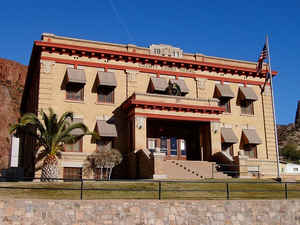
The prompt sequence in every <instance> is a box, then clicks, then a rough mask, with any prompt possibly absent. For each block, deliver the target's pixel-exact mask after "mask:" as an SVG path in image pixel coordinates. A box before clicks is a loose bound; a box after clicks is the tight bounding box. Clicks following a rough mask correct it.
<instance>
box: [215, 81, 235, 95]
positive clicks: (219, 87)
mask: <svg viewBox="0 0 300 225" xmlns="http://www.w3.org/2000/svg"><path fill="white" fill-rule="evenodd" d="M216 91H217V97H218V98H220V97H223V98H234V93H233V91H232V90H231V88H230V86H229V85H227V84H216Z"/></svg>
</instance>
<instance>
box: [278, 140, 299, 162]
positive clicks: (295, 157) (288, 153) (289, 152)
mask: <svg viewBox="0 0 300 225" xmlns="http://www.w3.org/2000/svg"><path fill="white" fill-rule="evenodd" d="M280 155H281V156H283V157H284V158H285V159H286V160H288V161H297V162H298V161H300V151H298V150H297V145H296V144H295V143H291V142H289V143H287V144H286V145H285V146H284V147H283V148H282V149H280Z"/></svg>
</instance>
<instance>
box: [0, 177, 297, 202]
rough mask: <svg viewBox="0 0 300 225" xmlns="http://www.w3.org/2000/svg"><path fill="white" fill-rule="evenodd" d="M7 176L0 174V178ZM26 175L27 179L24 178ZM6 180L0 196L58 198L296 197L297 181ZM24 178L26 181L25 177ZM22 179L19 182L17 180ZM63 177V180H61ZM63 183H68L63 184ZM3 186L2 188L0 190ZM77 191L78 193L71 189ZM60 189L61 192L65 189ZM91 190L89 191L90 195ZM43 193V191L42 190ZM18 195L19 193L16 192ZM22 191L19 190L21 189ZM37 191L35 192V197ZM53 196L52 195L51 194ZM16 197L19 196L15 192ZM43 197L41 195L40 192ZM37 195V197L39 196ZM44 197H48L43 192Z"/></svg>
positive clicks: (16, 178) (13, 178) (2, 185)
mask: <svg viewBox="0 0 300 225" xmlns="http://www.w3.org/2000/svg"><path fill="white" fill-rule="evenodd" d="M7 178H8V177H0V180H2V181H4V180H5V179H7ZM28 179H30V180H31V181H28ZM9 180H10V181H14V182H6V181H4V182H0V196H1V195H6V197H9V195H8V194H6V193H8V191H9V192H10V194H11V195H12V196H13V194H14V192H17V191H18V190H22V191H23V192H24V193H25V190H27V192H26V194H24V196H21V198H31V197H30V195H31V194H30V193H29V192H28V190H31V191H33V193H34V191H45V190H46V191H49V193H51V191H67V192H72V193H73V194H72V195H70V196H63V197H61V198H59V199H68V198H71V199H74V198H75V199H81V200H82V199H105V198H106V199H107V198H108V199H112V198H117V199H123V198H129V199H137V198H138V199H159V200H161V199H227V200H229V199H262V198H263V199H278V198H279V199H290V198H300V182H275V181H271V180H267V181H264V180H252V181H250V180H249V181H243V180H241V179H239V180H228V181H226V180H199V181H198V180H197V181H196V180H195V181H186V180H185V181H179V180H173V181H172V180H111V181H103V180H101V181H96V180H94V179H65V178H57V179H52V181H55V182H50V183H47V182H32V181H35V180H37V181H40V178H28V177H9ZM26 180H27V181H26ZM20 181H23V182H20ZM62 181H64V182H62ZM64 184H68V185H67V186H64ZM4 190H6V191H5V192H4ZM74 191H75V192H78V193H76V194H75V193H74ZM67 192H64V193H67ZM91 192H92V193H93V194H92V195H91ZM43 193H44V192H43ZM19 195H20V193H19ZM21 195H22V193H21ZM36 196H37V195H35V197H36ZM53 196H54V195H53ZM19 197H20V196H19ZM40 197H41V198H43V196H40ZM40 197H39V198H40ZM46 198H51V195H47V197H46Z"/></svg>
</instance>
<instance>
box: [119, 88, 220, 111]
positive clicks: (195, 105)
mask: <svg viewBox="0 0 300 225" xmlns="http://www.w3.org/2000/svg"><path fill="white" fill-rule="evenodd" d="M218 102H219V100H218V99H194V98H186V97H181V96H170V95H159V94H148V93H147V94H145V93H134V94H133V95H132V96H131V97H130V98H128V99H127V100H126V101H125V102H124V103H123V104H122V108H123V109H125V110H126V109H128V108H143V109H158V110H167V111H183V112H194V113H208V114H221V113H223V112H224V110H225V109H224V108H223V107H219V106H218Z"/></svg>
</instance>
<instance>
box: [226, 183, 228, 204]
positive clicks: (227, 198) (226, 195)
mask: <svg viewBox="0 0 300 225" xmlns="http://www.w3.org/2000/svg"><path fill="white" fill-rule="evenodd" d="M226 197H227V200H229V183H226Z"/></svg>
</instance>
